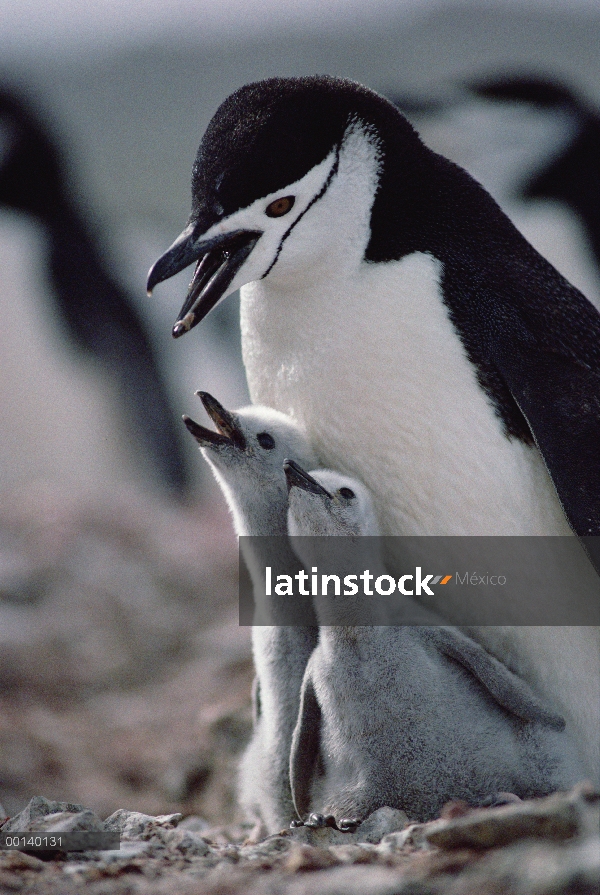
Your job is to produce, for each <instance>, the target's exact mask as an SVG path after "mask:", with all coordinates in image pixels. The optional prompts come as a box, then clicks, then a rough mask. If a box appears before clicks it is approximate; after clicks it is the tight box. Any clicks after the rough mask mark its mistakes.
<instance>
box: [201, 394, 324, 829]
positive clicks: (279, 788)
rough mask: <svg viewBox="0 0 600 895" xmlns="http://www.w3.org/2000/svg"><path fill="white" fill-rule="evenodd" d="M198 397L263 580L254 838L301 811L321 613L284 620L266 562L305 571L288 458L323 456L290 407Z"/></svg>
mask: <svg viewBox="0 0 600 895" xmlns="http://www.w3.org/2000/svg"><path fill="white" fill-rule="evenodd" d="M198 394H199V396H200V398H201V399H202V403H203V405H204V407H205V409H206V411H207V413H208V414H209V416H210V418H211V419H212V421H213V423H214V424H215V426H216V429H217V431H216V432H215V431H212V430H210V429H207V428H206V427H204V426H202V425H200V424H199V423H197V422H195V421H194V420H192V419H190V418H189V417H187V416H185V417H184V421H185V424H186V426H187V428H188V430H189V431H190V432H191V434H192V435H193V436H194V438H195V439H196V441H197V442H198V444H199V445H200V449H201V451H202V454H203V455H204V457H205V459H206V460H207V462H208V463H209V464H210V466H211V468H212V470H213V472H214V474H215V476H216V478H217V481H218V482H219V485H220V486H221V488H222V490H223V493H224V495H225V497H226V499H227V502H228V504H229V507H230V509H231V511H232V513H233V519H234V526H235V530H236V533H237V534H238V535H241V536H245V537H243V542H244V543H243V546H242V550H243V552H244V557H245V561H246V564H247V566H248V569H249V572H250V575H251V578H252V583H253V585H254V594H255V603H256V618H255V622H254V625H253V627H252V651H253V656H254V665H255V669H256V679H255V686H254V693H253V702H254V730H253V735H252V739H251V741H250V744H249V746H248V748H247V750H246V752H245V754H244V757H243V759H242V764H241V768H240V778H239V796H240V802H241V804H242V807H243V808H244V809H245V810H246V813H247V814H248V816H249V817H250V818H252V820H253V821H254V822H255V829H254V831H253V834H252V836H253V838H262V836H264V835H266V834H272V833H277V832H278V831H279V830H281V829H283V828H284V827H287V826H288V825H289V823H290V821H291V820H292V818H293V817H294V808H293V803H292V796H291V790H290V781H289V761H290V752H291V743H292V734H293V730H294V726H295V723H296V719H297V716H298V710H299V705H300V686H301V683H302V678H303V675H304V670H305V668H306V663H307V661H308V658H309V656H310V654H311V653H312V651H313V649H314V647H315V645H316V642H317V635H318V628H317V626H316V619H314V621H315V624H314V625H313V626H311V625H310V623H309V620H310V618H311V615H312V616H313V617H314V614H313V613H312V604H310V600H308V601H305V602H308V603H309V605H304V604H303V603H302V600H301V599H298V600H296V601H295V603H294V607H293V611H292V612H290V610H289V609H286V611H285V617H284V618H283V620H282V619H280V618H279V617H278V611H279V606H278V603H279V601H278V600H274V601H269V600H267V599H266V597H265V587H264V575H265V567H266V566H267V565H269V566H271V567H272V569H273V570H274V572H275V573H277V572H281V573H288V574H294V573H295V572H296V571H298V570H299V569H300V563H299V561H298V560H297V558H296V556H295V555H294V553H293V552H292V549H291V547H290V546H289V543H288V538H287V504H288V491H287V484H286V478H285V475H284V472H283V461H284V459H285V458H286V457H288V456H293V457H295V458H297V459H298V460H299V462H304V463H308V464H310V465H312V464H314V462H315V455H314V453H313V451H312V448H311V446H310V444H309V443H308V440H307V439H306V436H305V435H304V433H303V432H302V431H301V430H300V429H299V427H298V426H297V425H296V424H295V423H294V421H293V420H291V419H289V418H288V417H285V416H284V415H283V414H282V413H278V412H277V411H274V410H270V409H269V408H267V407H244V408H242V409H241V410H237V411H235V412H231V411H229V410H227V409H226V408H225V407H223V406H222V405H221V404H220V403H219V402H218V401H217V400H216V399H215V398H213V397H212V395H209V394H208V393H206V392H199V393H198ZM300 458H303V459H300ZM293 612H296V613H297V616H294V614H293ZM265 618H266V620H267V621H268V622H269V625H266V624H265Z"/></svg>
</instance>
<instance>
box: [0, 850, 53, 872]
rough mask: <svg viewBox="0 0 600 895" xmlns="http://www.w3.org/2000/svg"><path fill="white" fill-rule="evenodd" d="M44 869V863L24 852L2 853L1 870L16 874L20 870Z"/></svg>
mask: <svg viewBox="0 0 600 895" xmlns="http://www.w3.org/2000/svg"><path fill="white" fill-rule="evenodd" d="M43 869H44V862H43V861H40V859H39V858H36V857H34V856H33V855H27V854H25V852H22V851H6V852H2V853H0V870H8V871H11V872H16V871H19V870H35V871H38V872H39V871H40V870H43Z"/></svg>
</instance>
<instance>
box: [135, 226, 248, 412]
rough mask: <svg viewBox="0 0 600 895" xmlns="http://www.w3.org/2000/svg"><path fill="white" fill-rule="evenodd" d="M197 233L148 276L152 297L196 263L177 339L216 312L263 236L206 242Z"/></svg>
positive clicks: (184, 237) (180, 241)
mask: <svg viewBox="0 0 600 895" xmlns="http://www.w3.org/2000/svg"><path fill="white" fill-rule="evenodd" d="M197 230H198V225H197V224H194V223H190V224H189V225H188V226H187V227H186V228H185V230H184V231H183V233H181V234H180V235H179V236H178V237H177V239H176V240H175V242H174V243H173V245H172V246H171V248H170V249H167V251H166V252H165V254H164V255H162V256H161V257H160V258H159V259H158V261H157V262H156V263H155V264H154V265H153V266H152V267H151V268H150V272H149V273H148V284H147V289H148V295H151V293H152V290H153V289H154V287H155V286H156V285H157V284H158V283H162V282H164V280H168V279H169V278H170V277H173V276H175V274H176V273H179V272H180V271H181V270H184V269H185V268H186V267H188V266H189V265H190V264H192V263H193V262H194V261H196V262H197V263H196V270H195V271H194V276H193V278H192V282H191V283H190V287H189V290H188V294H187V298H186V300H185V302H184V304H183V307H182V309H181V311H180V312H179V317H178V318H177V321H176V323H175V326H174V327H173V336H174V338H176V339H177V338H179V336H182V335H183V334H184V333H186V332H188V330H190V329H192V328H193V327H194V326H196V324H197V323H200V321H201V320H203V319H204V317H206V315H207V314H208V312H209V311H210V310H211V309H212V308H214V306H215V305H216V303H217V302H218V301H219V299H220V298H222V296H223V295H224V294H225V293H226V290H227V288H228V286H229V284H230V283H231V281H232V280H233V278H234V276H235V275H236V273H237V272H238V270H239V269H240V267H241V266H242V264H243V263H244V261H245V260H246V258H247V257H248V255H249V254H250V252H251V251H252V249H253V248H254V246H255V245H256V243H257V241H258V240H259V239H260V237H261V236H262V233H261V232H260V231H257V230H234V231H233V232H232V233H222V234H219V235H218V236H214V237H213V238H212V239H204V240H203V239H202V234H199V235H198V234H197ZM213 400H214V399H213Z"/></svg>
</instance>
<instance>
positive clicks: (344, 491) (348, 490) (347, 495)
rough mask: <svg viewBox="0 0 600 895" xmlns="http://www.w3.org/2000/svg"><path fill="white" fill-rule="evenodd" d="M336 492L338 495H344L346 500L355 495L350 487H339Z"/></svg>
mask: <svg viewBox="0 0 600 895" xmlns="http://www.w3.org/2000/svg"><path fill="white" fill-rule="evenodd" d="M338 494H339V495H340V497H345V498H346V500H352V498H353V497H356V494H355V493H354V491H353V490H352V489H351V488H340V490H339V491H338Z"/></svg>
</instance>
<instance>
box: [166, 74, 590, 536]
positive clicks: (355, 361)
mask: <svg viewBox="0 0 600 895" xmlns="http://www.w3.org/2000/svg"><path fill="white" fill-rule="evenodd" d="M277 203H283V204H280V205H278V204H277ZM288 206H289V207H288ZM225 253H227V257H226V258H225ZM196 260H200V261H201V263H200V264H199V265H198V268H197V272H196V274H195V276H194V280H193V282H192V286H191V290H190V296H189V298H188V300H187V302H186V305H185V306H184V309H183V312H182V314H181V317H180V321H179V323H178V324H177V326H176V333H177V334H178V335H180V334H182V333H183V332H184V331H186V330H187V329H188V328H190V327H191V326H192V325H195V324H196V323H197V322H199V320H200V319H202V317H203V316H204V314H205V313H207V312H208V310H210V307H212V306H213V305H214V304H215V303H216V301H218V300H219V299H220V298H221V297H222V296H223V295H224V294H226V293H227V291H230V290H233V289H235V288H237V287H238V286H244V287H245V288H244V289H243V290H242V336H243V351H244V360H245V365H246V369H247V373H248V380H249V386H250V391H251V396H252V398H253V400H256V401H260V402H261V403H265V404H268V405H269V406H274V407H277V408H279V409H281V410H283V411H286V412H287V411H291V412H292V413H293V414H294V415H295V416H296V417H297V418H298V419H299V421H301V422H302V423H303V424H304V425H305V426H306V428H307V431H308V433H309V435H310V436H311V438H312V439H313V441H314V444H315V447H316V448H317V450H318V451H319V453H320V455H322V457H323V459H324V460H325V461H326V462H327V461H328V459H329V458H330V457H332V455H333V453H334V451H335V450H336V449H338V450H337V454H338V455H342V456H344V457H346V458H348V459H347V461H346V462H348V464H349V465H351V468H349V471H354V472H356V473H357V474H359V475H360V477H361V478H362V479H363V480H364V481H366V483H367V485H369V486H370V487H371V488H372V489H373V490H374V491H375V493H376V496H377V497H378V498H379V496H381V497H383V495H379V494H378V493H377V488H378V484H377V481H376V479H377V478H379V479H380V480H381V476H380V475H379V476H376V475H375V473H376V472H377V471H381V469H382V466H385V468H386V469H389V470H390V471H391V470H392V469H394V467H395V472H396V474H395V475H394V476H393V480H392V481H391V482H390V481H389V479H387V480H386V481H387V487H388V488H391V489H392V493H388V494H387V495H386V496H385V500H381V501H379V500H378V501H377V503H378V505H379V503H381V504H382V513H383V518H382V522H383V526H384V530H386V531H392V532H398V531H402V532H403V533H416V534H433V533H435V534H446V533H448V534H449V533H452V534H467V533H473V534H494V533H499V534H509V533H510V534H521V533H522V534H526V533H530V534H543V533H548V534H557V533H564V532H566V531H567V528H566V526H564V525H562V523H561V518H562V513H561V510H560V506H559V505H558V502H557V501H556V498H555V494H554V491H553V489H552V486H551V483H550V481H549V480H548V479H547V478H546V470H545V468H544V463H545V466H546V467H547V468H548V470H549V471H550V474H551V477H552V481H553V482H554V486H555V488H556V490H557V492H558V495H559V498H560V502H561V503H562V506H563V508H564V511H565V514H566V516H567V518H568V520H569V522H570V524H571V526H572V527H573V528H574V529H575V531H576V532H577V533H578V534H580V535H587V534H595V533H598V532H600V469H599V468H598V464H597V463H596V462H595V457H596V445H597V443H598V435H599V434H600V411H599V407H598V403H597V394H598V387H599V383H600V372H599V363H600V349H599V347H598V346H599V336H600V315H599V314H598V312H597V311H596V310H595V309H594V308H593V307H592V306H591V305H590V303H589V302H587V300H586V299H585V298H584V297H583V296H582V295H581V294H580V293H578V292H577V290H575V289H574V288H573V287H572V286H570V284H568V283H567V282H566V281H565V280H564V279H563V278H562V277H561V276H560V275H559V274H558V273H557V272H556V271H555V270H554V269H553V268H552V267H551V266H550V265H549V264H548V263H547V262H546V261H545V260H544V259H543V258H541V256H539V255H538V254H537V252H535V250H533V249H532V248H531V246H529V244H528V243H527V242H526V241H525V240H524V239H523V237H521V235H520V234H519V233H518V232H517V231H516V229H515V228H514V227H513V226H512V224H511V223H510V222H509V220H508V219H507V218H506V217H505V215H504V214H503V213H502V212H501V211H500V209H499V208H498V206H497V205H496V204H495V202H494V201H493V200H492V199H491V198H490V196H489V195H488V194H487V193H486V192H485V191H484V190H483V189H482V188H481V187H480V186H479V185H478V184H477V183H476V182H475V181H474V180H472V178H471V177H469V176H468V175H467V174H466V173H465V172H464V171H462V170H461V169H459V168H458V167H457V166H455V165H454V164H452V163H451V162H449V161H447V160H446V159H444V158H442V157H441V156H438V155H436V154H435V153H433V152H431V151H430V150H428V149H427V148H426V147H425V146H424V145H423V144H422V143H421V141H420V140H419V138H418V136H417V134H416V133H415V132H414V130H413V129H412V127H411V126H410V125H409V124H408V122H407V121H406V120H405V119H404V118H403V116H402V115H401V114H400V113H399V112H398V110H397V109H396V108H394V107H393V105H392V104H391V103H389V102H387V101H386V100H384V99H383V98H382V97H380V96H378V95H377V94H375V93H373V92H372V91H370V90H367V89H366V88H363V87H360V86H359V85H357V84H354V83H351V82H348V81H342V80H338V79H333V78H325V77H322V78H305V79H302V78H300V79H272V80H268V81H264V82H259V83H258V84H252V85H248V86H247V87H244V88H241V89H240V90H239V91H237V93H235V94H233V95H232V96H231V97H229V99H227V100H226V101H225V103H223V105H222V106H221V107H220V109H219V110H218V112H217V114H216V115H215V117H214V118H213V120H212V122H211V124H210V125H209V128H208V130H207V132H206V134H205V137H204V139H203V141H202V144H201V146H200V150H199V153H198V157H197V159H196V163H195V166H194V175H193V205H192V216H191V219H190V224H189V226H188V228H187V229H186V231H184V234H182V237H181V238H180V239H179V240H178V242H177V243H176V244H175V246H174V247H173V248H172V249H171V250H170V251H169V252H167V253H166V255H165V256H163V258H162V259H161V260H160V261H158V262H157V264H156V265H155V266H154V268H153V270H152V272H151V273H150V277H149V288H152V287H153V286H155V285H156V284H157V283H158V282H160V281H161V280H163V279H166V278H167V277H169V276H171V275H172V274H174V273H175V272H177V271H178V270H180V269H182V268H183V267H185V266H187V265H188V264H190V263H191V262H192V261H196ZM246 284H248V285H246ZM333 325H335V330H336V335H335V336H334V333H333V332H332V330H331V327H332V326H333ZM348 345H353V346H355V350H354V351H352V352H349V351H347V346H348ZM308 346H310V347H308ZM342 351H345V352H346V355H347V357H346V359H345V360H344V358H343V357H340V354H341V352H342ZM333 371H339V372H337V373H335V372H333ZM332 373H333V376H332ZM315 382H322V383H323V385H322V387H321V388H320V389H314V388H313V386H314V383H315ZM382 382H386V386H385V387H384V388H381V383H382ZM361 388H362V389H364V390H365V391H366V399H365V400H361V397H360V391H361ZM388 388H392V389H393V390H394V391H395V392H396V391H398V392H400V391H401V392H402V394H398V396H397V399H396V407H397V410H396V407H393V408H390V407H388V408H387V413H386V416H385V417H384V419H385V424H384V426H383V427H382V425H381V418H382V414H381V412H380V411H381V410H382V408H381V407H380V406H379V405H380V402H378V401H377V398H376V395H374V394H373V392H374V391H375V390H377V391H378V392H379V393H380V394H383V393H386V394H387V389H388ZM309 391H310V395H309ZM363 393H364V392H363ZM331 395H334V396H335V397H334V399H333V401H334V408H335V410H337V413H338V414H339V417H340V419H335V420H334V421H333V425H331V424H330V425H329V426H328V433H327V434H325V433H323V432H322V431H321V426H320V424H319V419H322V418H323V413H322V411H323V407H324V404H325V402H327V405H328V406H330V405H331V400H332V399H331ZM351 407H353V408H354V410H353V411H352V410H351ZM351 414H352V416H354V417H355V418H362V420H363V423H364V425H365V426H366V428H367V429H369V430H370V429H371V428H372V427H371V425H370V422H371V420H373V419H374V418H377V419H378V430H379V437H378V438H376V437H373V436H372V437H371V438H369V439H368V447H367V444H366V441H367V440H365V439H363V444H362V450H361V446H360V445H356V444H355V440H356V439H355V433H354V432H353V431H352V427H351V425H348V424H347V422H346V425H345V427H342V419H341V417H342V416H343V417H345V418H347V417H348V416H350V415H351ZM328 422H329V423H331V420H330V419H329V420H328ZM338 428H339V430H340V438H341V437H342V433H343V435H344V437H345V438H347V437H350V439H351V445H350V449H348V447H347V446H346V448H345V449H344V450H339V448H341V447H342V445H341V444H338V443H334V442H335V441H336V439H335V435H334V433H335V432H336V430H337V429H338ZM388 433H389V437H390V438H392V439H393V442H394V443H395V444H396V445H398V446H407V447H409V449H408V450H404V451H397V454H396V459H395V461H393V460H391V459H390V457H389V449H390V442H389V438H388V437H387V436H388ZM534 441H535V442H536V443H537V445H538V448H539V450H540V452H541V455H542V457H543V460H544V463H542V462H540V457H539V454H538V453H537V451H535V449H533V447H532V446H533V443H534ZM417 445H418V446H419V449H418V450H417ZM367 452H368V456H366V455H367ZM400 453H401V454H402V455H403V456H404V457H405V460H404V461H403V462H400V461H399V460H398V454H400ZM407 483H408V487H406V486H407ZM401 490H402V495H401V494H400V493H399V492H400V491H401ZM482 494H485V495H486V497H487V499H486V500H485V501H482V500H481V495H482Z"/></svg>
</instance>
